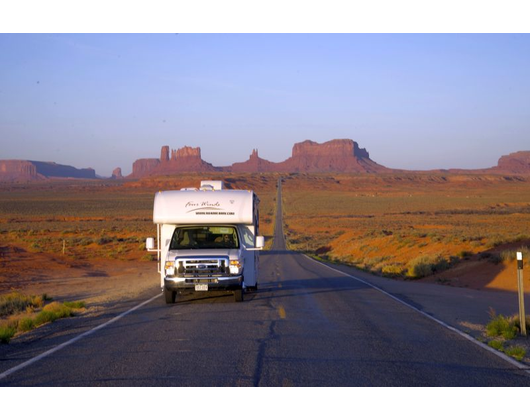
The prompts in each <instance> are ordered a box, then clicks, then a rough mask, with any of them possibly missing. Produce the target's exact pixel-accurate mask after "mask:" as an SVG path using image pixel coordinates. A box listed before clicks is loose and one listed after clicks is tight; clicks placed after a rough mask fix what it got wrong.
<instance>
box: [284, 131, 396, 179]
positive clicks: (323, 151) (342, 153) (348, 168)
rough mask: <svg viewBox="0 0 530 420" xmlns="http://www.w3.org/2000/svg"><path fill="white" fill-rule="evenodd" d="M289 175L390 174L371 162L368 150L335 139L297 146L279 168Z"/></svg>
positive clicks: (344, 140) (307, 142)
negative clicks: (299, 173) (309, 173)
mask: <svg viewBox="0 0 530 420" xmlns="http://www.w3.org/2000/svg"><path fill="white" fill-rule="evenodd" d="M278 170H282V171H289V172H359V173H376V172H390V171H391V169H388V168H385V167H384V166H381V165H379V164H377V163H375V162H374V161H373V160H371V159H370V155H369V154H368V152H367V151H366V149H361V148H360V147H359V145H358V144H357V143H356V142H354V141H353V140H350V139H335V140H330V141H327V142H325V143H322V144H319V143H316V142H314V141H311V140H306V141H303V142H301V143H296V144H295V145H294V146H293V155H292V157H291V158H289V159H287V160H286V161H285V162H282V163H280V164H278Z"/></svg>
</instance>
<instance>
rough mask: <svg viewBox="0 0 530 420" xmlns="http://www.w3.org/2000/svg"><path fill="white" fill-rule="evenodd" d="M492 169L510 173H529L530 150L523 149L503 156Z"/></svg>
mask: <svg viewBox="0 0 530 420" xmlns="http://www.w3.org/2000/svg"><path fill="white" fill-rule="evenodd" d="M491 171H492V172H493V171H498V172H502V173H510V174H528V173H530V151H522V152H516V153H511V154H509V155H506V156H502V157H501V158H500V159H499V163H498V165H497V166H496V167H493V168H491Z"/></svg>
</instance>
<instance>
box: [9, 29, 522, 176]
mask: <svg viewBox="0 0 530 420" xmlns="http://www.w3.org/2000/svg"><path fill="white" fill-rule="evenodd" d="M0 52H1V55H0V57H1V58H0V60H1V62H2V65H1V66H0V159H32V160H43V161H55V162H58V163H63V164H69V165H73V166H76V167H89V166H90V167H93V168H94V169H96V172H97V173H98V174H99V175H103V176H109V175H110V174H111V172H112V170H113V169H114V168H115V167H117V166H120V167H121V168H122V170H123V173H124V174H125V175H127V174H129V173H130V172H131V170H132V163H133V161H134V160H135V159H137V158H141V157H158V156H159V153H160V148H161V146H163V145H166V144H167V145H169V146H170V147H171V148H174V149H176V148H179V147H182V146H184V145H188V146H194V147H196V146H199V147H201V150H202V156H203V159H204V160H206V161H208V162H210V163H212V164H214V165H228V164H231V163H234V162H241V161H244V160H246V159H247V158H248V156H249V155H250V153H251V151H252V149H253V148H258V149H259V153H260V156H261V157H262V158H264V159H268V160H271V161H275V162H279V161H283V160H285V159H287V158H288V157H289V156H290V155H291V148H292V146H293V144H294V143H295V142H300V141H303V140H305V139H311V140H314V141H317V142H324V141H327V140H331V139H333V138H351V139H353V140H355V141H357V142H358V143H359V145H360V146H361V147H363V148H366V149H367V150H368V151H369V152H370V156H371V158H372V159H373V160H375V161H376V162H378V163H380V164H382V165H385V166H388V167H392V168H403V169H435V168H455V167H458V168H470V169H471V168H481V167H489V166H493V165H495V164H496V162H497V159H498V158H499V157H500V156H501V155H503V154H508V153H511V152H515V151H519V150H530V77H529V75H530V36H529V35H518V34H511V35H456V34H453V35H422V34H411V35H406V34H400V35H392V34H381V35H377V34H376V35H372V34H349V35H348V34H328V35H326V34H306V35H303V34H300V35H297V34H286V35H282V34H249V35H246V34H220V35H215V34H204V35H201V34H178V35H177V34H160V35H98V34H86V35H75V34H57V35H54V34H42V35H38V34H28V35H24V34H22V35H19V34H1V35H0Z"/></svg>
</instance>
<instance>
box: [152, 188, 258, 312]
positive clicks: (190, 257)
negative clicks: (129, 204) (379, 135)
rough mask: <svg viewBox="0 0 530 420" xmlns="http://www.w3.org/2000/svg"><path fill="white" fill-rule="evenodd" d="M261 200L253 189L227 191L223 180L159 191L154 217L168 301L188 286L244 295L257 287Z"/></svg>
mask: <svg viewBox="0 0 530 420" xmlns="http://www.w3.org/2000/svg"><path fill="white" fill-rule="evenodd" d="M258 204H259V199H258V197H257V196H256V194H254V192H253V191H243V190H225V189H224V188H223V182H222V181H202V182H201V187H200V188H183V189H181V190H180V191H160V192H158V193H156V195H155V203H154V210H153V222H154V223H155V224H156V225H157V243H156V246H155V240H154V238H148V239H147V243H146V245H147V250H148V251H151V252H156V253H157V256H158V261H159V263H158V271H159V273H160V285H161V287H162V290H163V291H164V297H165V300H166V303H175V300H176V298H177V295H178V294H180V293H182V292H183V291H190V290H191V291H197V292H208V291H213V290H231V291H233V292H234V296H235V300H236V301H237V302H240V301H242V300H243V293H244V290H245V289H254V290H256V289H257V287H258V258H259V253H258V252H257V251H259V250H260V249H262V248H263V244H264V238H263V236H258V230H259V210H258Z"/></svg>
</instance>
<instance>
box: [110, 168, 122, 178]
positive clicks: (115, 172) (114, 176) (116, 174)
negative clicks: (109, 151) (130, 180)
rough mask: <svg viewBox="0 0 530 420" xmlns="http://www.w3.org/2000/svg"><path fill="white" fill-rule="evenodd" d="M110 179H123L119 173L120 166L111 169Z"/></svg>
mask: <svg viewBox="0 0 530 420" xmlns="http://www.w3.org/2000/svg"><path fill="white" fill-rule="evenodd" d="M111 178H112V179H123V175H122V174H121V168H116V169H114V170H113V171H112V176H111Z"/></svg>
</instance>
